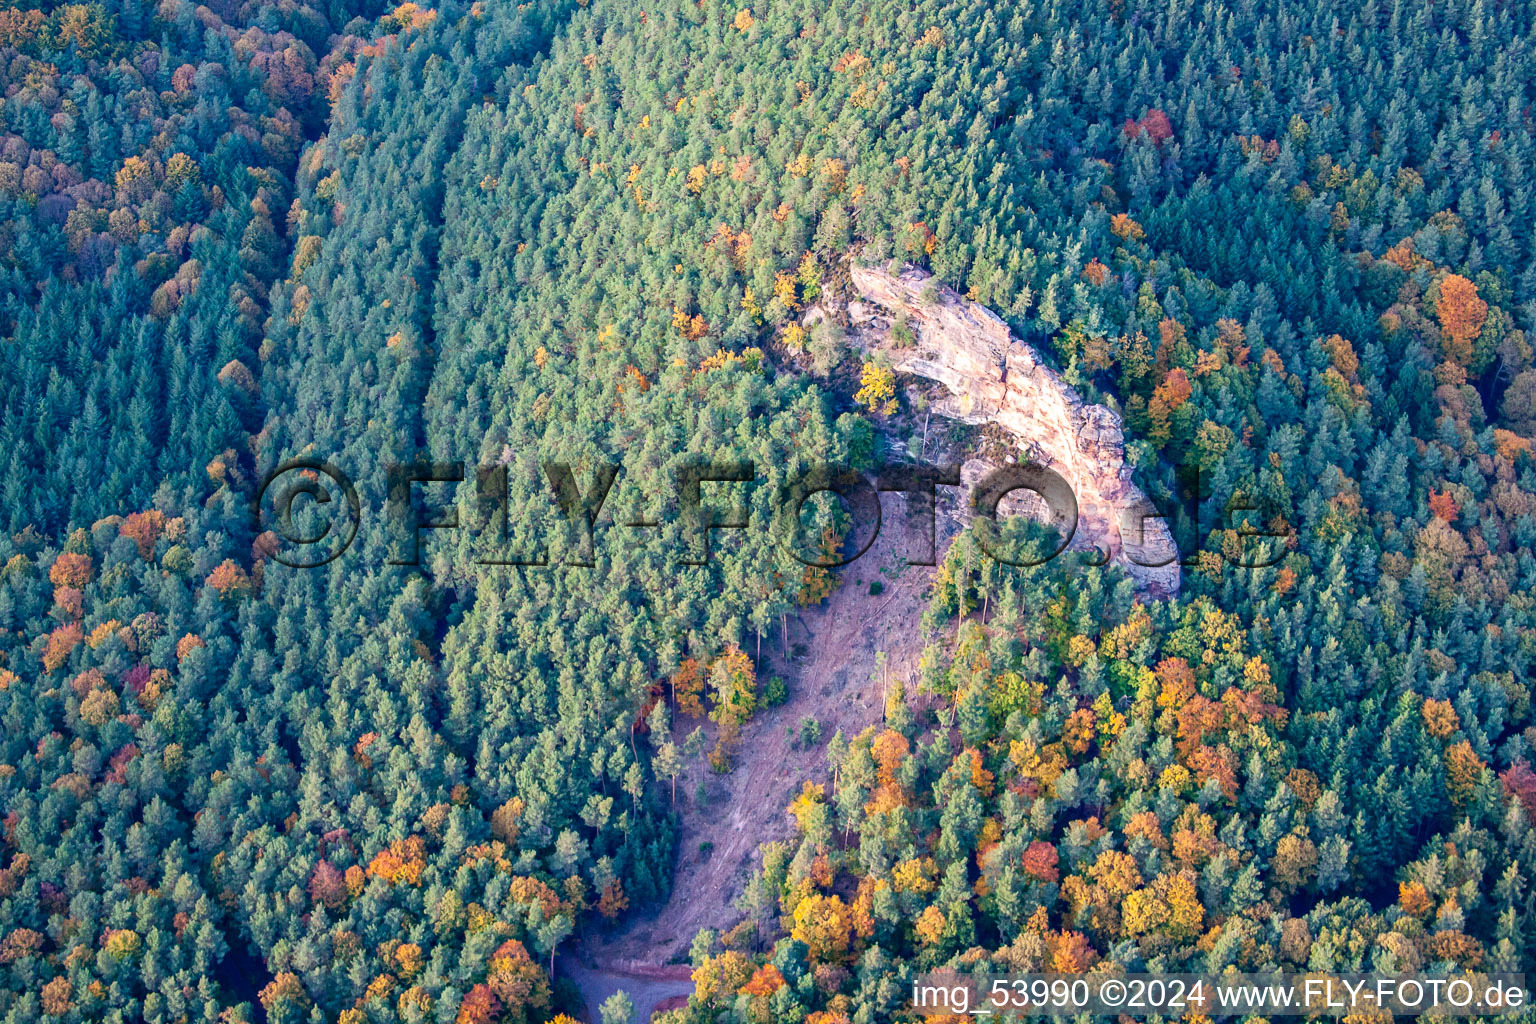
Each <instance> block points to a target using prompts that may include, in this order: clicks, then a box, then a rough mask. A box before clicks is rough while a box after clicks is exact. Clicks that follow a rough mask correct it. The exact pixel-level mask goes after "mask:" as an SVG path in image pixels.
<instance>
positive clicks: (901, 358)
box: [847, 266, 1179, 594]
mask: <svg viewBox="0 0 1536 1024" xmlns="http://www.w3.org/2000/svg"><path fill="white" fill-rule="evenodd" d="M850 276H851V283H852V287H853V291H854V292H855V294H856V297H853V298H850V300H849V302H848V307H847V313H848V318H849V321H850V327H851V330H850V339H849V340H850V341H851V342H852V343H853V344H854V345H855V346H856V347H858V348H860V349H863V350H865V351H870V350H873V349H876V348H878V349H883V350H885V351H886V352H887V353H888V354H889V355H890V357H891V359H892V361H893V363H894V365H895V366H896V368H897V369H898V370H900V371H902V372H905V373H912V374H916V375H918V376H921V377H926V378H928V379H930V380H934V381H938V382H939V383H941V384H943V385H944V386H945V387H946V388H947V389H948V390H949V392H950V396H949V397H948V398H946V399H945V400H944V401H943V402H941V403H938V404H937V405H935V407H934V411H935V412H937V413H939V414H940V415H943V416H948V417H952V418H955V419H959V420H963V421H965V422H968V423H985V422H993V423H997V424H998V425H1000V426H1001V427H1003V428H1004V429H1005V430H1007V431H1009V432H1010V433H1012V434H1013V435H1014V436H1015V437H1017V438H1018V441H1019V448H1020V453H1019V457H1020V458H1021V459H1025V460H1033V461H1035V462H1038V463H1041V464H1043V465H1046V466H1048V467H1050V468H1051V469H1053V470H1055V471H1056V472H1057V473H1059V474H1061V476H1062V477H1063V478H1065V479H1066V481H1067V483H1068V484H1069V485H1070V486H1071V488H1072V490H1073V492H1074V494H1075V495H1076V497H1077V503H1078V525H1077V532H1076V534H1075V536H1074V537H1073V540H1072V544H1071V547H1072V549H1074V550H1088V549H1091V548H1093V547H1094V546H1097V547H1099V548H1100V549H1102V550H1103V551H1104V552H1106V553H1108V555H1109V558H1110V559H1111V560H1112V561H1114V562H1115V563H1117V564H1119V565H1121V566H1123V567H1124V568H1125V570H1126V572H1127V573H1128V574H1129V575H1130V576H1131V577H1132V578H1134V579H1135V580H1136V582H1137V584H1138V585H1139V586H1142V587H1145V588H1148V589H1151V590H1153V591H1155V592H1159V593H1163V594H1172V593H1174V592H1176V591H1177V590H1178V589H1179V564H1178V559H1177V549H1176V548H1175V546H1174V543H1173V537H1172V534H1171V533H1170V531H1169V529H1168V525H1167V523H1165V522H1164V521H1163V520H1161V519H1157V518H1146V519H1144V518H1143V517H1144V516H1145V515H1146V514H1147V513H1149V512H1151V511H1152V505H1151V503H1150V502H1149V501H1148V500H1147V498H1146V497H1145V495H1143V494H1142V492H1141V491H1140V490H1139V489H1138V488H1137V487H1136V485H1135V484H1133V483H1132V482H1131V467H1130V466H1128V465H1126V463H1125V438H1124V432H1123V430H1122V427H1121V423H1120V417H1119V416H1117V415H1116V414H1115V413H1114V412H1113V411H1111V410H1110V409H1107V408H1105V407H1104V406H1102V405H1089V404H1087V403H1086V402H1084V401H1083V400H1082V398H1081V397H1079V396H1078V394H1077V392H1076V391H1075V390H1073V388H1072V387H1071V386H1070V385H1068V384H1067V382H1066V381H1065V380H1063V379H1062V377H1061V375H1060V374H1058V373H1056V372H1055V371H1054V370H1052V369H1051V368H1050V367H1048V366H1046V365H1044V364H1043V363H1042V362H1041V361H1040V358H1039V356H1038V355H1037V354H1036V353H1035V351H1034V350H1033V349H1032V348H1030V347H1029V346H1028V345H1027V344H1025V343H1024V342H1022V341H1020V340H1019V339H1017V338H1015V337H1014V336H1013V334H1012V332H1011V331H1010V330H1009V329H1008V325H1007V324H1005V323H1004V322H1003V321H1002V319H1001V318H999V317H998V316H997V315H996V314H994V313H993V312H992V311H991V310H989V309H986V308H985V307H982V306H979V305H977V304H976V303H974V302H968V301H967V300H965V299H964V298H962V297H961V296H960V295H958V294H956V293H955V292H954V291H952V290H950V289H949V288H942V287H941V288H939V289H937V293H936V294H935V291H934V290H933V289H931V288H929V287H928V286H929V283H930V281H931V278H930V276H929V275H928V274H926V273H924V272H922V271H918V270H907V271H905V272H903V273H902V274H901V275H899V276H893V275H891V274H889V273H887V272H886V271H884V270H878V269H871V268H867V267H859V266H854V267H852V268H851V271H850ZM925 292H926V293H927V294H926V297H925ZM897 316H901V317H903V318H904V319H905V320H906V322H907V324H908V325H909V326H910V327H911V329H912V331H913V332H914V333H915V335H916V343H915V344H912V345H908V346H906V347H904V348H903V347H899V346H897V345H896V344H895V343H894V342H893V341H892V338H891V335H890V326H891V324H892V322H893V320H894V318H896V317H897ZM1143 523H1144V524H1145V528H1144V529H1143ZM1063 557H1065V556H1063Z"/></svg>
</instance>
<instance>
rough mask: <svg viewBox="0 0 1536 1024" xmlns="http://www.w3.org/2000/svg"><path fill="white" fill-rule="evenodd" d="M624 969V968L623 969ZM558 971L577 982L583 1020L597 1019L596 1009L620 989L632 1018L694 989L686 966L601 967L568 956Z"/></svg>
mask: <svg viewBox="0 0 1536 1024" xmlns="http://www.w3.org/2000/svg"><path fill="white" fill-rule="evenodd" d="M626 968H627V969H626ZM560 972H561V973H562V974H565V975H566V976H567V977H569V978H570V979H571V980H572V981H574V982H575V983H576V987H577V988H579V989H580V990H581V998H582V1001H583V1002H584V1003H586V1019H587V1020H589V1021H596V1020H598V1011H599V1008H600V1007H601V1006H602V1005H603V1003H604V1002H605V1001H606V1000H607V999H608V997H609V996H612V995H613V994H614V993H615V992H619V991H621V990H622V991H623V992H624V994H625V995H627V996H628V997H629V999H630V1002H632V1003H634V1006H635V1013H634V1017H633V1018H632V1019H633V1020H634V1021H637V1022H643V1021H648V1020H650V1019H651V1014H653V1013H655V1012H656V1011H657V1010H658V1009H662V1008H663V1007H664V1004H667V1003H670V1002H672V1001H673V1000H677V999H681V998H686V997H687V996H689V995H691V994H692V992H693V981H692V980H691V979H690V974H691V972H690V970H689V969H688V968H687V967H647V966H641V965H634V966H628V965H622V964H610V965H608V966H606V967H605V968H603V969H601V970H597V969H593V968H590V967H586V966H584V965H582V964H581V963H579V962H577V961H575V960H573V959H572V958H570V957H565V958H562V959H561V961H560Z"/></svg>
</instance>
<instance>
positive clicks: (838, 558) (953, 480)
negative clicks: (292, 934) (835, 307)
mask: <svg viewBox="0 0 1536 1024" xmlns="http://www.w3.org/2000/svg"><path fill="white" fill-rule="evenodd" d="M621 472H622V466H621V465H620V464H619V463H614V462H599V463H596V464H590V463H589V464H587V465H585V466H583V467H581V468H579V469H578V468H577V467H575V466H573V465H572V464H570V463H567V462H544V463H541V464H539V466H538V467H537V474H538V476H539V477H540V478H541V479H540V480H539V481H538V484H537V486H538V487H540V488H542V491H543V494H542V496H543V497H544V498H545V499H547V501H548V504H549V507H550V509H551V511H552V512H553V514H554V516H555V518H556V520H558V521H559V522H560V523H562V524H563V525H564V526H565V527H566V528H567V529H569V530H574V531H575V534H576V541H575V543H574V544H572V545H569V550H568V551H567V552H566V554H565V556H564V557H562V558H560V559H559V560H558V561H554V562H552V560H551V557H550V550H549V545H548V544H547V543H545V542H544V541H543V539H541V538H538V537H533V538H529V537H527V536H523V537H521V538H520V539H514V534H517V533H522V534H525V535H526V534H527V533H528V531H527V530H523V531H517V530H515V529H514V517H513V514H512V512H513V508H514V507H515V506H518V505H520V504H521V503H520V502H514V501H513V500H512V497H511V490H510V486H511V483H512V476H511V470H510V467H509V466H507V465H506V464H503V463H496V464H492V465H481V466H474V467H471V466H470V465H469V464H467V463H463V462H434V461H418V462H411V463H392V464H389V465H387V466H386V467H385V484H386V486H385V489H384V491H383V498H382V501H381V502H379V503H377V504H379V505H380V506H381V507H380V508H379V509H378V512H379V513H380V519H381V521H382V525H383V527H384V529H385V530H386V531H387V532H386V537H387V539H388V555H387V557H386V559H385V561H386V562H387V564H390V565H403V566H413V565H420V564H421V557H422V548H423V541H424V538H425V537H426V536H427V535H429V534H434V533H437V534H440V533H443V532H453V531H468V532H471V533H473V534H474V537H475V539H476V540H477V541H480V542H481V543H480V544H478V548H480V549H481V553H480V554H478V555H477V556H476V558H475V563H476V564H478V565H484V566H549V565H551V564H559V565H563V566H570V567H590V566H592V565H594V564H595V562H594V560H593V555H594V551H595V545H596V544H597V543H598V538H597V531H598V527H599V523H600V519H601V518H602V517H604V515H605V513H606V514H607V522H608V523H610V524H611V525H612V526H615V527H619V528H621V529H625V530H632V531H661V532H664V533H665V534H666V535H668V536H669V537H671V538H672V539H673V540H674V547H675V549H676V558H677V563H678V564H679V565H703V564H706V563H707V562H708V561H709V560H710V557H711V552H712V550H713V544H712V538H713V537H714V535H715V534H716V533H718V532H720V531H730V530H750V529H754V528H759V529H760V528H764V527H766V528H767V529H768V530H769V531H771V533H772V534H773V536H774V539H775V541H776V542H777V543H779V544H780V545H782V546H783V547H784V549H785V550H786V551H787V552H788V553H789V554H790V555H791V556H792V557H793V558H795V559H796V560H797V561H799V562H800V563H801V564H803V565H807V566H814V567H817V568H823V569H834V568H838V567H840V566H844V565H847V564H849V563H851V562H853V561H855V560H856V559H858V558H860V557H861V556H863V555H864V554H865V552H867V551H868V550H869V549H870V546H871V545H873V544H874V542H875V539H876V538H877V537H878V536H879V535H880V531H881V527H882V524H883V523H884V520H885V515H884V511H883V508H882V503H881V495H882V494H901V495H903V496H905V498H906V504H905V515H904V516H903V522H904V524H905V526H906V527H907V528H908V529H909V530H910V531H912V532H913V533H914V534H915V536H914V537H913V543H912V544H911V545H909V548H910V550H909V552H908V554H907V555H906V557H905V561H906V562H908V563H909V564H912V565H934V564H936V562H935V551H934V548H935V520H936V512H937V495H938V488H939V487H959V486H961V472H960V467H959V466H958V465H956V464H953V463H948V464H940V465H923V464H915V465H914V464H903V465H895V466H886V467H882V468H880V469H879V470H877V471H875V472H873V473H865V472H862V471H860V470H857V469H854V468H852V467H850V466H847V465H842V464H838V463H813V464H811V465H810V466H809V467H808V468H807V469H805V470H804V471H803V472H800V473H797V474H796V475H794V476H793V477H792V478H791V479H789V480H788V481H787V482H782V483H778V484H774V483H771V482H768V481H763V480H760V479H759V475H758V471H757V466H756V465H755V464H754V463H753V462H752V461H751V460H746V459H725V460H722V459H700V458H685V459H682V460H680V461H679V463H678V464H677V465H676V466H674V467H673V469H672V471H671V473H670V474H669V475H670V485H671V486H670V490H668V492H667V493H665V494H661V495H657V496H656V497H659V498H660V499H661V501H660V504H661V507H662V511H661V512H660V513H659V514H657V513H653V514H651V515H649V516H648V515H645V514H639V513H631V514H625V513H623V512H615V511H614V510H613V509H611V508H609V507H608V506H609V496H610V493H611V492H612V491H613V489H614V485H615V482H616V481H618V480H619V479H620V474H621ZM1180 478H1181V483H1182V484H1183V486H1184V491H1185V493H1186V494H1189V495H1194V496H1197V495H1198V494H1199V474H1198V470H1196V469H1193V468H1191V470H1190V471H1183V468H1182V467H1181V472H1180ZM444 486H448V487H452V486H458V487H460V488H463V487H465V486H468V487H469V488H470V493H469V499H470V500H469V503H468V505H469V509H470V510H472V514H469V515H461V511H463V509H461V505H462V503H461V502H458V501H437V502H433V501H429V500H427V499H428V494H429V492H430V491H432V490H433V489H434V488H438V489H440V488H442V487H444ZM759 487H762V488H767V489H769V491H770V494H771V498H772V501H771V504H770V511H769V514H768V515H767V516H763V515H760V514H759V515H754V512H753V507H752V502H751V500H750V499H751V497H752V493H751V492H752V491H753V490H754V489H755V488H759ZM664 489H665V488H664ZM1024 493H1027V494H1028V495H1032V496H1033V499H1032V502H1031V503H1032V504H1033V506H1034V507H1035V508H1036V509H1039V510H1041V511H1040V513H1039V514H1036V515H1032V516H1031V518H1033V519H1035V520H1036V521H1039V522H1042V523H1044V524H1046V525H1048V526H1050V527H1051V528H1053V530H1054V537H1053V538H1051V539H1049V540H1046V541H1044V542H1042V541H1041V539H1040V537H1039V536H1038V535H1032V536H1025V535H1022V534H1018V533H1016V532H1010V531H1007V530H1005V529H1002V528H1001V526H1002V523H1004V522H1006V521H1007V520H1008V519H1009V518H1010V517H1009V516H1007V515H1003V514H1000V506H1002V504H1003V502H1004V499H1005V498H1008V497H1010V496H1013V495H1018V494H1024ZM821 494H825V495H829V496H832V497H833V498H835V500H836V503H837V504H838V505H840V506H841V513H842V518H841V522H842V523H843V525H844V526H845V527H846V528H845V529H844V530H843V531H842V533H841V538H840V541H839V542H838V543H836V544H835V545H828V544H827V543H826V538H825V536H824V534H819V533H818V531H816V530H814V529H812V528H811V527H810V526H809V525H808V524H807V522H806V519H807V517H806V516H805V515H803V513H804V512H805V511H806V507H807V504H808V502H810V501H811V499H812V498H813V497H814V496H816V495H821ZM1197 500H1198V499H1197V498H1192V499H1191V502H1190V504H1189V505H1188V506H1187V507H1186V511H1187V514H1186V519H1187V520H1188V521H1189V522H1197V521H1198V519H1199V515H1198V508H1197V507H1196V506H1195V502H1196V501H1197ZM966 502H967V506H968V508H969V510H970V512H971V513H972V515H973V517H974V519H973V522H974V524H975V531H976V538H977V541H978V544H979V546H980V548H981V550H982V552H983V553H984V554H985V555H986V556H987V557H989V558H992V559H995V560H996V561H999V562H1002V563H1004V564H1006V565H1012V566H1035V565H1042V564H1044V563H1046V562H1049V561H1051V560H1053V559H1055V558H1058V557H1060V556H1061V555H1062V554H1063V553H1064V552H1070V554H1071V555H1072V556H1074V557H1077V558H1079V559H1081V560H1082V562H1083V563H1084V564H1087V565H1103V564H1105V562H1107V561H1108V558H1109V555H1108V553H1107V552H1105V551H1104V550H1103V548H1102V547H1096V546H1091V547H1089V548H1088V549H1086V550H1072V543H1073V540H1074V538H1075V537H1076V536H1077V533H1078V526H1079V522H1080V516H1079V506H1078V500H1077V495H1076V494H1075V493H1074V492H1073V489H1072V487H1071V485H1070V484H1069V483H1068V482H1067V480H1066V479H1065V478H1063V477H1062V475H1061V474H1060V473H1058V472H1057V471H1056V470H1054V469H1052V468H1050V467H1049V466H1045V465H1041V464H1039V463H1037V462H1031V461H1026V462H1014V463H1007V464H1004V465H1001V466H997V467H996V468H994V469H992V470H990V471H989V472H987V473H986V474H985V475H983V476H982V477H980V478H979V479H978V480H976V481H975V482H974V483H973V484H972V485H971V486H970V488H969V491H968V493H967V495H966ZM1224 511H1225V512H1226V513H1227V515H1228V516H1229V517H1230V519H1231V521H1232V522H1231V525H1229V526H1226V527H1224V528H1227V529H1230V530H1231V531H1233V532H1234V533H1235V534H1236V535H1237V536H1238V537H1239V538H1240V539H1242V540H1243V541H1245V542H1247V543H1245V544H1244V545H1243V547H1244V548H1246V549H1247V550H1245V551H1244V552H1243V553H1242V554H1239V555H1237V556H1233V555H1232V554H1228V553H1224V555H1223V557H1224V558H1225V559H1226V560H1227V562H1228V563H1229V564H1231V565H1232V566H1234V567H1237V568H1248V569H1258V568H1266V567H1268V566H1272V565H1274V564H1275V563H1276V562H1278V561H1279V560H1280V558H1281V557H1282V556H1283V555H1284V552H1285V547H1284V545H1283V544H1274V543H1264V541H1266V540H1283V539H1284V538H1287V537H1289V536H1290V535H1291V531H1290V530H1289V529H1282V530H1275V529H1264V528H1260V527H1257V526H1254V525H1253V524H1252V523H1251V522H1250V521H1248V519H1246V518H1244V517H1243V516H1242V513H1245V512H1247V513H1257V512H1258V509H1257V508H1255V507H1254V506H1251V505H1246V504H1243V503H1241V502H1229V503H1228V504H1227V506H1226V508H1225V510H1224ZM251 514H252V517H253V520H254V525H255V528H256V530H257V531H258V532H259V533H263V535H264V536H265V537H267V538H268V541H267V543H266V548H267V552H268V554H269V556H270V557H271V558H272V560H273V561H276V562H278V563H279V564H281V565H286V566H291V567H294V568H318V567H320V566H323V565H326V564H328V563H330V562H333V561H335V560H336V559H337V558H339V557H341V556H342V555H343V554H345V553H346V552H347V551H348V549H349V548H351V547H352V545H353V543H354V541H355V540H356V539H357V537H358V534H359V531H360V529H361V527H362V526H363V522H364V519H365V502H364V501H363V499H362V498H361V497H360V496H359V493H358V488H357V486H356V485H355V484H354V482H353V480H352V478H351V477H349V476H348V475H347V474H346V473H345V472H343V471H342V470H341V469H340V468H339V467H337V466H336V465H335V464H333V463H330V462H326V461H324V460H321V459H317V458H297V459H290V460H288V461H286V462H284V463H282V464H280V465H278V466H276V467H274V468H273V469H272V470H270V471H269V472H268V473H267V474H266V475H265V476H264V477H263V478H262V480H261V484H260V486H259V488H258V489H257V493H256V497H255V498H254V499H253V500H252V503H251ZM1171 515H1172V510H1162V509H1159V508H1158V507H1157V506H1156V505H1155V504H1154V503H1153V502H1151V501H1150V500H1143V501H1141V502H1139V503H1137V504H1136V505H1134V506H1132V507H1130V508H1127V509H1122V510H1120V513H1119V517H1120V522H1119V523H1118V524H1117V525H1118V528H1119V531H1120V536H1121V537H1125V538H1135V539H1139V538H1142V537H1144V536H1145V534H1146V531H1147V530H1148V529H1149V528H1150V525H1149V524H1151V523H1152V522H1153V521H1155V520H1162V519H1169V518H1171ZM1209 532H1210V531H1209V530H1205V529H1203V528H1202V529H1201V535H1200V537H1199V538H1198V539H1199V541H1201V542H1203V540H1204V538H1205V536H1206V535H1208V534H1209ZM1199 547H1200V544H1197V545H1196V550H1198V549H1199ZM829 548H830V549H829ZM1142 551H1143V548H1142V546H1141V545H1140V544H1138V543H1128V544H1127V545H1126V558H1127V560H1128V561H1130V562H1131V563H1132V564H1134V565H1138V566H1145V567H1148V568H1157V567H1161V566H1165V565H1169V564H1171V563H1173V562H1174V561H1177V560H1180V558H1181V554H1180V551H1179V550H1178V549H1177V548H1176V547H1175V548H1172V549H1171V550H1170V551H1167V552H1164V553H1160V554H1158V555H1156V556H1154V557H1152V558H1147V559H1146V560H1143V559H1144V558H1145V556H1144V554H1143V553H1141V552H1142Z"/></svg>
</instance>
